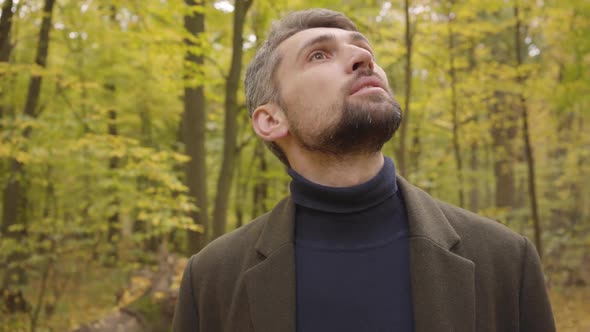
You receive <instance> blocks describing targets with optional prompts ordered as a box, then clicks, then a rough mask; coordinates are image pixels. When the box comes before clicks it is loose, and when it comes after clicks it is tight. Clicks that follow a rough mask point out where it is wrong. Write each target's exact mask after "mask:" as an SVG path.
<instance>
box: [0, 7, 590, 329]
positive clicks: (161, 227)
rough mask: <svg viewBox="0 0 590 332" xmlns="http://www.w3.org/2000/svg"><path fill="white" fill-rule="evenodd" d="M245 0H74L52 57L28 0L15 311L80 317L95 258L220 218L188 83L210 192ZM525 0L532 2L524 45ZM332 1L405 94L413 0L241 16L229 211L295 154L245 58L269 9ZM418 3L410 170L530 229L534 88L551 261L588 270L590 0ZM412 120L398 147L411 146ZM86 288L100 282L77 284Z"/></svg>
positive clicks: (274, 196)
mask: <svg viewBox="0 0 590 332" xmlns="http://www.w3.org/2000/svg"><path fill="white" fill-rule="evenodd" d="M5 1H7V0H0V6H1V5H2V4H4V3H5ZM233 3H234V2H233V1H227V0H214V1H213V0H212V1H207V2H205V5H204V6H194V7H187V6H186V5H185V3H184V1H182V0H166V1H147V2H146V1H139V0H123V1H115V0H105V1H91V0H84V1H70V0H58V1H57V3H56V6H55V9H54V11H53V23H52V29H51V35H50V42H49V57H48V65H47V66H46V67H42V66H39V65H36V64H34V63H35V50H36V47H37V42H38V35H39V29H40V22H41V17H42V9H43V4H44V1H42V0H30V1H18V2H17V1H15V3H14V5H13V8H12V10H13V11H14V13H15V15H14V17H13V20H12V31H11V34H10V40H11V45H12V46H13V47H12V52H11V55H10V58H9V61H7V62H2V61H0V188H2V189H4V188H6V187H7V185H8V184H9V182H10V181H12V180H14V178H13V177H14V176H16V175H18V179H17V180H18V181H19V183H20V185H21V188H22V199H21V200H20V201H19V202H20V203H19V206H18V209H19V211H20V214H19V216H20V217H19V219H18V220H13V221H11V223H10V225H9V227H8V228H7V229H6V230H5V231H4V232H3V233H2V234H0V266H2V267H3V268H2V269H1V270H0V282H1V284H0V289H3V288H4V287H6V286H10V287H13V288H17V289H23V290H24V295H25V299H26V300H27V302H28V304H29V306H30V308H29V309H30V310H29V311H28V312H26V313H20V314H18V315H20V316H18V315H17V316H18V317H21V318H22V320H20V322H21V323H22V324H23V325H22V327H21V328H15V330H19V329H23V330H24V329H29V327H30V324H29V320H30V319H31V317H33V313H34V312H35V310H36V309H38V308H44V309H43V311H42V314H41V315H40V317H41V318H40V321H39V323H38V326H39V329H42V328H45V327H50V326H53V327H54V328H58V329H63V328H67V327H65V326H63V325H55V324H57V323H56V320H57V318H56V317H59V316H60V315H61V316H64V315H65V316H67V315H68V314H67V313H68V312H70V311H71V310H74V309H73V308H72V306H69V305H68V303H76V302H75V301H74V300H73V298H74V297H75V295H74V293H76V291H77V290H79V289H80V286H79V285H82V284H83V283H84V282H85V280H84V278H85V277H84V276H85V275H86V274H85V273H86V272H88V270H89V269H90V270H97V271H98V270H100V271H103V272H104V271H105V270H103V269H106V271H117V270H123V271H129V270H133V269H137V268H138V267H139V266H142V265H146V264H150V263H151V262H153V260H154V255H155V252H156V249H157V248H158V246H161V245H163V244H165V245H168V246H171V247H172V248H173V249H174V250H176V251H179V252H181V251H183V250H185V249H186V241H185V238H186V232H185V231H186V230H187V229H189V230H192V231H196V232H205V233H206V232H207V231H208V228H209V227H210V226H211V225H200V224H195V223H194V222H193V220H192V219H191V217H190V216H191V212H194V211H195V210H196V209H198V206H199V204H198V203H199V202H197V201H196V200H195V198H194V197H192V196H191V195H190V194H189V191H188V189H187V184H186V179H185V172H184V167H185V164H186V162H187V161H188V157H187V156H185V155H184V151H185V149H184V143H183V139H182V137H181V136H182V133H181V128H182V127H181V121H182V119H181V118H182V112H183V93H184V88H185V87H186V86H203V87H204V89H205V98H206V109H205V110H204V111H206V115H207V121H206V142H205V144H206V150H207V154H206V156H202V157H203V158H205V162H206V165H207V174H209V176H208V178H207V179H203V181H205V180H206V181H207V186H208V190H209V195H208V197H209V200H211V202H208V203H209V206H212V205H213V204H212V203H213V200H214V198H215V191H216V186H215V184H216V180H217V178H218V177H219V174H220V169H221V166H220V165H221V164H222V154H223V147H224V143H225V142H224V130H225V128H224V115H225V113H224V112H225V104H224V101H225V97H226V96H225V91H226V90H225V87H226V84H227V83H228V78H229V72H230V66H231V54H232V31H233V27H232V22H233V21H232V19H233V14H234V5H233ZM516 4H518V6H519V8H520V15H519V17H520V19H521V21H522V26H521V30H520V31H519V35H520V36H521V39H522V40H521V46H522V49H521V51H522V52H523V55H524V57H523V63H521V64H520V65H519V64H518V62H517V60H516V55H515V54H516V53H515V52H516V50H515V47H516V45H517V44H516V42H515V30H514V29H515V24H516V22H515V18H514V12H513V7H514V5H516ZM319 6H322V7H327V8H332V9H335V10H340V11H343V12H345V13H346V14H348V15H349V16H350V17H352V19H353V20H354V21H355V23H356V24H357V25H358V26H359V28H360V30H361V31H362V32H363V33H364V34H365V35H366V36H367V37H368V38H369V40H371V41H372V44H373V46H374V48H375V51H376V57H377V61H378V63H379V64H380V65H381V67H383V68H384V70H385V71H386V73H387V74H388V76H389V80H390V85H391V86H392V88H393V90H394V93H395V95H396V96H397V98H398V101H399V102H400V104H401V105H404V102H405V100H404V99H405V98H406V97H405V92H406V89H407V86H406V81H405V76H404V75H405V68H406V65H407V63H406V57H405V54H406V45H405V44H404V42H405V41H404V28H405V22H404V8H403V2H392V1H384V0H380V1H372V0H371V1H368V0H366V1H361V0H347V1H334V0H322V1H307V0H294V1H289V2H276V1H268V0H254V1H253V3H252V6H251V8H250V9H249V11H248V12H247V16H246V22H245V26H244V36H243V37H244V44H243V51H244V53H243V58H242V63H243V64H244V66H242V73H241V77H240V83H239V84H238V87H239V92H238V97H237V101H236V103H237V105H236V106H235V107H236V112H237V121H238V123H237V131H236V137H237V148H236V162H235V167H234V179H235V180H234V182H233V184H232V188H231V192H230V196H229V205H228V206H229V209H228V210H227V218H226V219H227V220H226V229H228V230H230V229H233V228H235V227H237V226H239V225H242V224H244V223H247V222H248V221H249V220H251V219H253V218H254V217H256V216H257V215H259V214H261V213H263V212H265V211H267V210H268V209H270V208H271V207H272V206H273V204H274V203H275V202H277V201H278V200H279V199H280V198H281V197H283V196H285V195H287V194H288V181H289V177H288V175H286V173H285V172H284V167H283V166H282V164H280V162H279V161H278V160H276V159H275V158H274V157H273V156H272V155H271V154H270V153H269V152H268V151H266V149H264V148H263V147H262V145H261V144H260V142H259V141H258V140H257V139H256V138H255V135H254V133H253V132H252V130H251V129H250V123H249V117H248V116H247V114H246V111H245V110H244V108H245V106H244V102H245V101H244V94H243V84H242V79H243V71H244V69H245V64H247V63H248V62H249V61H250V60H251V59H252V57H253V55H254V53H255V51H256V49H257V48H258V47H259V46H260V44H261V42H262V40H264V38H265V34H266V33H267V31H268V29H269V27H270V25H271V22H272V20H274V19H276V18H278V17H280V16H281V14H283V13H286V12H288V11H290V10H294V9H301V8H308V7H319ZM191 11H199V12H202V13H203V14H204V16H205V22H206V29H205V30H206V31H205V32H204V33H201V34H199V35H198V36H192V35H190V34H189V33H187V31H185V30H184V27H183V17H184V16H185V15H187V14H190V13H191ZM409 13H410V18H411V24H410V32H411V36H412V38H413V39H412V40H413V53H412V58H411V60H412V72H411V77H410V79H411V83H412V89H411V93H410V94H409V98H410V99H409V105H410V108H411V110H412V112H411V116H410V117H409V118H408V119H407V121H408V131H407V135H408V137H407V142H409V143H408V144H409V146H408V150H407V156H406V157H407V167H406V171H405V174H402V175H403V176H404V177H406V178H408V179H409V180H411V182H413V183H414V184H416V185H418V186H420V187H422V188H424V189H426V190H427V191H429V192H430V193H431V194H433V195H434V196H436V197H440V198H443V199H444V200H446V201H450V202H451V203H454V204H460V203H461V200H460V197H462V195H463V196H464V202H463V207H464V208H467V209H470V210H473V211H475V212H478V213H480V214H483V215H487V216H489V217H491V218H494V219H497V220H499V221H500V222H502V223H505V224H506V225H508V226H509V227H511V228H513V229H514V230H516V231H518V232H521V233H523V234H525V235H527V236H531V237H532V236H533V225H532V219H531V213H530V212H529V209H528V206H529V204H530V198H529V197H530V196H529V192H528V191H527V186H526V183H527V180H528V177H529V173H528V172H527V167H526V156H525V153H524V145H523V143H522V142H523V140H522V138H521V137H522V135H523V132H522V130H521V128H522V124H521V122H520V121H521V118H520V117H519V114H520V113H519V112H520V109H521V108H520V106H519V105H520V104H519V102H520V98H521V97H523V98H524V99H525V101H526V107H527V109H528V113H529V124H530V139H531V141H532V145H533V152H534V155H533V156H534V163H535V166H536V169H537V174H536V181H537V185H538V187H537V195H538V197H539V214H540V217H541V218H540V220H541V222H542V225H543V229H544V231H543V233H542V238H543V241H544V243H545V245H544V250H543V251H544V262H543V263H544V267H545V270H546V271H547V276H548V277H547V280H548V282H549V284H550V285H552V286H559V285H568V286H569V285H581V284H588V283H590V271H589V270H587V269H583V268H580V266H588V265H590V256H589V255H588V252H589V250H588V249H589V247H590V204H588V202H590V186H588V180H587V179H588V177H589V175H590V166H589V165H590V163H589V162H588V161H589V159H590V150H589V149H588V148H587V147H588V146H590V134H589V133H590V131H589V130H588V123H589V120H590V111H589V110H590V74H589V73H590V70H589V69H590V40H589V39H588V38H587V36H588V35H589V33H590V26H589V24H590V20H589V19H588V18H589V17H590V4H589V3H588V1H584V0H565V1H559V2H557V1H550V2H539V1H533V0H520V1H518V3H517V2H510V1H509V2H507V1H500V0H493V1H485V2H482V1H476V0H461V1H452V0H445V1H442V0H436V1H434V0H413V1H410V8H409ZM2 15H4V13H2ZM450 38H452V39H453V43H449V40H450ZM187 39H189V40H191V41H192V42H193V43H192V44H191V46H186V45H187V44H186V43H185V42H184V41H185V40H187ZM189 50H190V52H191V53H192V54H195V55H203V56H204V58H205V65H204V66H203V68H196V66H194V65H193V66H190V65H187V63H186V62H185V61H184V59H185V54H186V52H187V51H189ZM187 73H188V74H187ZM31 77H41V78H42V79H43V84H42V87H41V94H40V101H39V104H38V105H39V106H38V108H37V110H36V114H37V116H36V117H31V116H27V115H24V112H23V110H24V108H25V104H26V101H27V98H28V97H27V91H28V86H29V81H30V79H31ZM453 91H455V92H456V93H454V92H453ZM399 135H400V134H399V133H398V134H397V136H396V137H394V139H393V140H392V141H391V142H390V143H388V144H387V145H386V147H385V150H384V151H385V152H386V154H387V155H390V156H394V157H395V158H399V153H400V147H399V141H400V140H399ZM455 139H456V142H457V143H459V144H455V143H454V142H455V141H454V140H455ZM458 157H459V158H458ZM458 160H461V161H462V163H461V168H460V169H459V164H458ZM13 161H16V162H18V163H19V164H20V165H22V167H23V170H22V173H17V172H14V170H13V168H12V167H13ZM3 195H4V194H3V193H0V198H6V197H3ZM0 204H1V203H0ZM0 208H5V207H4V206H0ZM210 212H212V211H205V213H210ZM0 213H2V212H0ZM15 234H21V235H23V236H20V237H19V236H14V235H15ZM64 262H68V264H64ZM8 271H21V272H22V271H26V273H25V274H26V278H24V279H20V278H17V279H19V280H14V282H13V281H11V280H12V279H11V278H12V277H11V276H7V275H6V274H7V272H8ZM105 273H108V272H105ZM44 282H45V284H44ZM88 282H91V280H88ZM92 282H97V281H96V279H95V280H94V281H92ZM78 284H79V285H78ZM44 285H45V286H44ZM10 287H9V288H10ZM13 288H10V289H13ZM44 288H46V290H45V291H44V292H42V289H44ZM113 291H114V290H113V289H111V288H109V289H107V290H105V292H113ZM60 292H61V293H63V294H64V295H63V296H62V295H60ZM84 296H94V295H89V294H86V293H80V294H79V297H84ZM105 296H106V295H105ZM554 298H557V299H559V298H560V297H559V294H558V295H554ZM558 301H566V299H561V300H558ZM560 303H561V302H560ZM98 305H108V304H107V301H100V304H99V303H97V306H98ZM89 306H90V305H89ZM47 308H50V309H47ZM3 315H9V314H8V313H7V311H4V312H1V311H0V320H2V321H4V317H3ZM11 315H12V314H11ZM15 315H16V314H15ZM17 316H11V317H17ZM5 317H8V316H5ZM568 320H569V318H568ZM13 321H14V322H17V321H19V320H18V319H17V320H13ZM70 323H71V324H70V325H72V326H73V325H75V324H76V323H80V322H79V321H78V322H70ZM15 324H16V323H15ZM56 326H59V327H56ZM563 326H564V327H565V326H567V325H563Z"/></svg>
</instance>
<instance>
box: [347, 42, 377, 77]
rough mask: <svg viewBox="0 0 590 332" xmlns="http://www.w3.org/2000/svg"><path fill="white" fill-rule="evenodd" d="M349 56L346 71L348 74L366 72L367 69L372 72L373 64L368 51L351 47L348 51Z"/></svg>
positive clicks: (371, 56)
mask: <svg viewBox="0 0 590 332" xmlns="http://www.w3.org/2000/svg"><path fill="white" fill-rule="evenodd" d="M350 52H351V55H350V59H349V62H348V65H347V71H348V72H349V73H354V72H356V71H358V70H366V69H369V70H370V71H373V67H374V66H375V63H374V62H373V55H372V54H371V52H369V51H368V50H366V49H364V48H362V47H358V46H353V45H351V49H350Z"/></svg>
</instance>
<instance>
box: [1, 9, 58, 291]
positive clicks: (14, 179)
mask: <svg viewBox="0 0 590 332" xmlns="http://www.w3.org/2000/svg"><path fill="white" fill-rule="evenodd" d="M9 2H10V1H9ZM4 4H5V5H6V2H5V3H4ZM54 4H55V0H46V1H45V4H44V7H43V20H42V21H41V30H40V33H39V42H38V44H37V54H36V57H35V63H36V64H37V65H38V66H40V67H46V65H47V54H48V50H49V33H50V31H51V19H52V14H53V5H54ZM3 17H4V12H3ZM2 21H3V20H2ZM41 83H42V77H41V76H38V75H34V76H32V77H31V80H30V82H29V88H28V94H27V99H26V104H25V109H24V114H25V115H26V116H28V117H31V118H35V117H37V116H38V112H37V110H36V108H37V104H38V102H39V96H40V93H41ZM23 135H24V137H25V138H28V137H29V136H30V135H31V127H27V128H25V130H24V132H23ZM24 179H25V174H24V165H23V164H22V163H21V162H20V161H18V160H16V159H14V158H12V159H11V160H10V177H9V179H8V182H7V184H6V187H5V188H4V192H3V200H2V207H3V213H2V227H1V228H0V230H1V235H2V236H6V237H12V238H14V239H16V240H17V242H21V239H22V238H23V237H24V236H25V234H26V229H25V228H24V221H23V219H24V218H23V215H22V213H23V212H24V210H22V206H23V204H25V203H26V199H25V198H24V194H23V193H24V190H23V183H24V182H23V180H24ZM18 223H22V224H23V228H22V229H20V230H16V231H11V230H10V227H11V226H13V225H16V224H18ZM18 259H22V254H18V255H10V257H9V259H8V263H9V264H10V263H11V262H13V261H15V260H18ZM13 276H16V278H14V277H13ZM25 279H26V275H25V272H24V271H23V270H22V269H18V268H15V269H8V270H7V271H6V274H5V276H4V280H3V285H2V288H7V289H9V290H10V288H12V287H13V286H14V285H19V284H22V283H23V282H24V281H25Z"/></svg>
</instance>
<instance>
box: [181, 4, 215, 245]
mask: <svg viewBox="0 0 590 332" xmlns="http://www.w3.org/2000/svg"><path fill="white" fill-rule="evenodd" d="M185 4H186V5H187V6H189V7H190V8H191V9H192V8H194V7H195V6H204V5H205V4H204V1H195V0H185ZM184 28H185V29H186V30H187V31H188V32H189V33H190V34H191V35H192V36H193V37H198V36H199V35H200V34H201V33H203V32H204V31H205V16H204V15H203V14H202V13H201V12H197V11H192V10H191V12H190V15H187V16H185V17H184ZM184 43H185V45H186V46H187V51H186V55H185V58H184V60H185V63H186V66H187V67H192V66H196V67H197V68H198V69H199V70H201V69H202V68H203V64H204V60H205V59H204V57H203V55H201V54H199V55H197V54H196V52H195V51H194V50H192V48H194V47H195V46H196V45H195V43H194V42H193V41H191V40H189V39H185V41H184ZM198 46H199V47H202V45H198ZM192 76H193V74H191V73H190V72H189V69H188V68H187V69H185V77H184V78H185V87H184V113H183V115H182V136H183V140H184V145H185V153H186V154H187V155H188V156H189V157H190V158H191V159H190V160H189V162H188V163H187V164H186V166H185V175H186V179H185V181H186V185H187V187H188V190H189V195H190V196H191V197H192V198H194V199H195V203H196V206H197V210H196V211H194V212H191V218H192V220H193V222H194V223H195V224H197V225H202V226H203V227H205V232H208V229H209V217H208V208H207V207H208V202H207V199H208V198H207V168H206V163H205V161H206V157H207V151H206V148H205V140H206V123H207V113H206V110H205V93H204V90H203V85H202V82H200V83H199V85H198V86H194V85H192V84H189V83H188V82H189V81H190V80H191V78H192ZM204 238H205V235H204V234H199V233H197V232H195V231H192V230H187V251H188V254H194V253H196V252H197V251H199V250H200V249H201V247H202V246H203V245H204V244H205V242H206V241H205V239H204Z"/></svg>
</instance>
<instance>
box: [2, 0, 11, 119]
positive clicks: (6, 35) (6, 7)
mask: <svg viewBox="0 0 590 332" xmlns="http://www.w3.org/2000/svg"><path fill="white" fill-rule="evenodd" d="M12 4H13V2H12V0H6V1H4V4H3V5H2V17H0V62H8V61H9V60H10V53H11V52H12V44H11V43H10V35H11V31H12V18H13V16H14V15H13V13H12ZM1 77H2V74H0V78H1ZM2 81H3V82H4V80H2ZM0 91H2V89H0ZM0 97H2V94H1V92H0ZM4 113H5V111H4V105H2V103H1V98H0V120H2V118H3V117H4ZM0 129H2V125H1V124H0Z"/></svg>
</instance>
